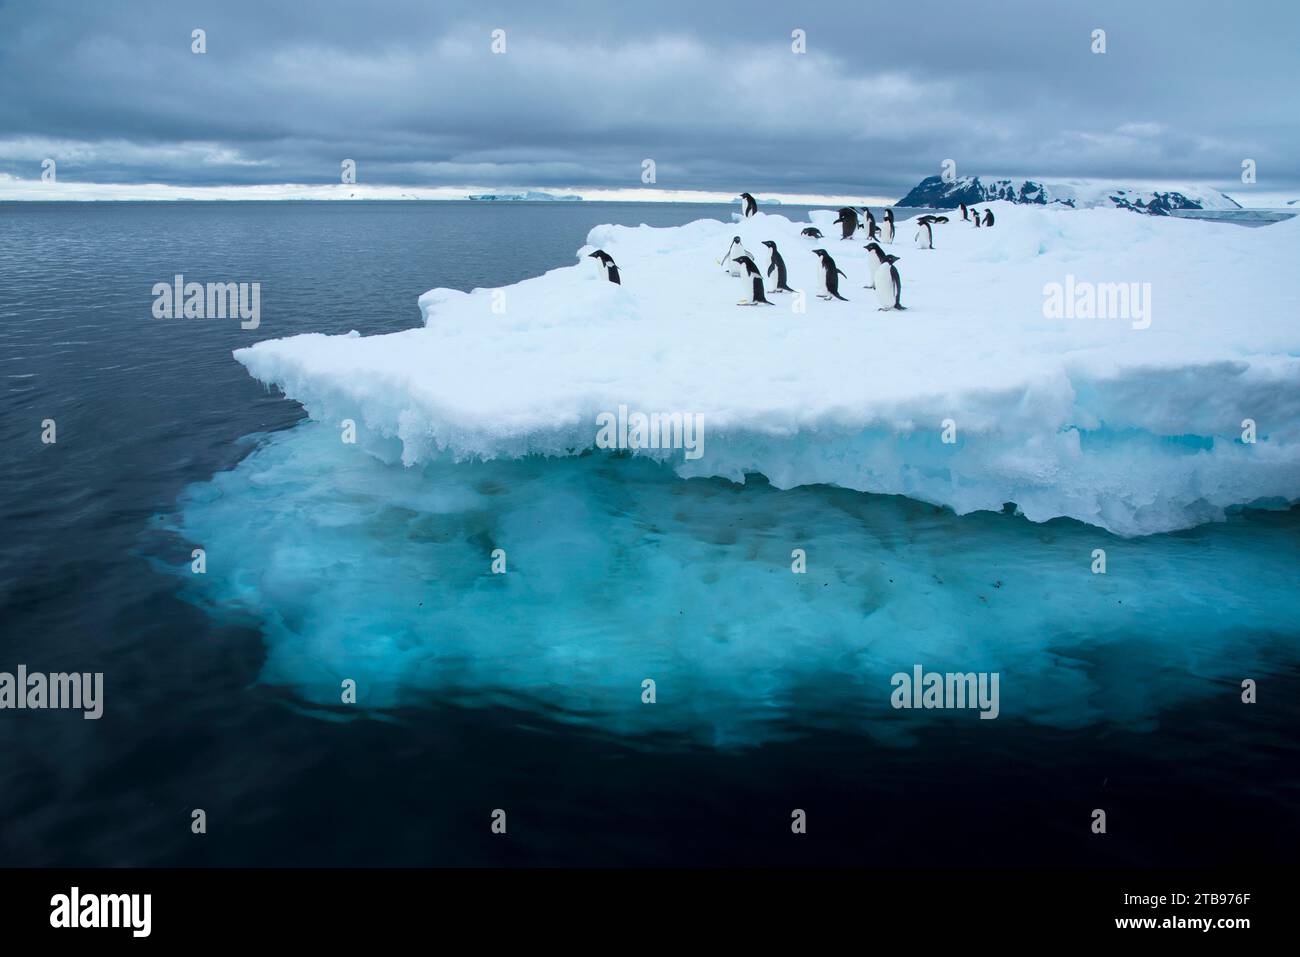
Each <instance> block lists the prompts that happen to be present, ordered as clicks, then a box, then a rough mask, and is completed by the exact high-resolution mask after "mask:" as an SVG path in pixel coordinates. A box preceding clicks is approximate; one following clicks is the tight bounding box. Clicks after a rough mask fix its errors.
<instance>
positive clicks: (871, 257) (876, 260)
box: [862, 243, 885, 289]
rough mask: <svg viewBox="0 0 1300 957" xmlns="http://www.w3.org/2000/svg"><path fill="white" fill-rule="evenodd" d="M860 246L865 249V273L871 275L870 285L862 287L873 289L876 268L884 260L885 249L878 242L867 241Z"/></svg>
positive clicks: (874, 286)
mask: <svg viewBox="0 0 1300 957" xmlns="http://www.w3.org/2000/svg"><path fill="white" fill-rule="evenodd" d="M862 248H863V249H865V250H866V251H867V275H868V276H870V277H871V285H868V286H863V287H862V288H863V289H875V288H876V285H875V277H876V270H877V269H879V268H880V264H881V263H883V262H884V261H885V251H884V250H883V249H881V248H880V243H867V244H866V245H865V246H863V247H862Z"/></svg>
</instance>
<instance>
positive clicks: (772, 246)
mask: <svg viewBox="0 0 1300 957" xmlns="http://www.w3.org/2000/svg"><path fill="white" fill-rule="evenodd" d="M740 209H741V215H742V216H743V217H744V218H746V219H748V218H749V217H750V216H753V215H754V214H755V213H757V212H758V202H757V201H756V200H755V199H754V197H753V196H751V195H750V194H749V193H741V194H740ZM882 218H883V220H884V223H883V225H877V224H876V218H875V217H874V216H873V215H872V214H871V210H869V209H867V208H866V207H865V206H864V207H863V208H862V209H861V210H860V211H859V210H857V209H854V208H853V207H852V206H845V207H844V208H843V209H841V210H840V211H839V217H838V218H837V219H836V220H835V223H836V224H837V225H838V226H839V227H840V232H841V235H840V239H841V240H845V239H853V238H854V237H855V236H856V234H857V232H858V230H863V231H865V233H866V236H867V239H868V240H870V242H868V243H867V244H866V246H864V247H863V248H864V249H866V251H867V253H868V254H869V255H870V260H871V265H870V271H871V285H868V286H863V287H862V288H864V289H874V290H875V291H876V299H877V300H879V302H880V311H881V312H885V311H887V310H890V309H906V308H907V307H906V306H904V305H903V303H902V294H903V282H902V280H901V279H900V278H899V275H898V267H897V266H895V265H894V263H896V262H898V261H899V258H900V257H898V256H894V255H890V254H888V253H886V252H885V250H884V249H883V248H882V247H881V245H880V243H881V242H884V243H889V244H892V243H893V242H894V211H893V210H892V209H886V210H885V212H884V214H883V217H882ZM961 218H962V219H963V220H964V221H966V222H973V223H974V224H975V226H976V228H979V227H981V226H992V225H993V211H992V210H988V209H986V210H984V213H983V215H981V214H980V211H979V210H977V209H969V208H967V206H966V204H965V203H962V204H961ZM946 222H948V217H947V216H931V215H928V214H927V215H924V216H918V217H917V218H916V226H917V230H916V237H915V240H916V246H917V248H918V249H933V248H934V227H935V226H937V225H939V224H940V223H946ZM801 235H803V236H805V237H807V238H809V239H813V240H816V239H824V238H825V237H824V236H823V235H822V231H821V230H820V229H818V228H817V227H816V226H809V227H807V228H806V229H804V230H803V231H802V232H801ZM763 245H764V246H766V247H767V248H768V250H769V253H770V258H769V260H768V267H767V273H766V276H767V277H770V276H772V274H773V273H775V274H776V281H775V285H774V286H773V288H771V289H768V290H766V292H769V293H780V292H794V291H795V290H793V289H791V288H790V287H789V285H787V284H786V273H785V260H784V259H783V258H782V257H781V253H780V251H779V250H778V249H777V248H776V243H774V242H772V241H771V240H770V239H768V240H764V241H763ZM813 253H814V255H816V256H818V257H819V259H820V261H821V278H822V281H821V291H820V292H819V293H817V298H819V299H825V300H827V301H830V300H832V299H838V300H839V301H840V302H848V300H847V299H845V298H844V297H843V296H841V295H840V277H841V276H844V278H845V279H847V278H848V276H846V275H845V274H844V272H843V271H842V270H840V269H839V268H838V267H837V266H836V265H835V260H834V259H832V258H831V255H830V253H828V252H827V251H826V250H824V249H814V250H813ZM589 255H590V258H591V259H596V260H598V261H599V263H600V267H601V269H602V270H604V272H605V277H606V278H607V279H608V280H609V281H610V282H612V283H615V284H616V285H621V284H622V280H621V279H620V277H619V272H618V266H616V265H615V264H614V258H613V257H612V256H610V254H609V253H607V252H605V251H604V250H603V249H597V250H596V251H595V252H594V253H590V254H589ZM718 263H719V264H720V265H722V266H723V268H725V269H726V270H727V271H728V273H730V274H731V275H732V276H734V277H736V278H739V279H744V280H745V282H746V283H747V285H748V287H749V290H750V294H749V298H748V299H742V300H741V301H740V302H739V303H737V305H741V306H757V305H768V306H770V305H773V303H772V301H771V300H769V299H768V298H767V296H766V295H765V294H764V289H763V285H764V278H765V276H764V273H763V272H762V271H761V270H760V269H759V268H758V264H757V263H755V262H754V257H753V256H752V255H751V254H750V252H749V250H747V249H746V248H745V246H744V244H743V243H742V242H741V241H740V237H739V236H736V237H735V238H734V239H732V241H731V245H730V246H729V247H728V249H727V252H726V255H724V256H723V257H722V258H721V259H719V260H718Z"/></svg>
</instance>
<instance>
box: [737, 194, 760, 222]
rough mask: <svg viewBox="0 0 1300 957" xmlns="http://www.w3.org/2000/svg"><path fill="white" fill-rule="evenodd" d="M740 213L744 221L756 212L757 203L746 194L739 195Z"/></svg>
mask: <svg viewBox="0 0 1300 957" xmlns="http://www.w3.org/2000/svg"><path fill="white" fill-rule="evenodd" d="M740 211H741V213H743V214H744V217H745V218H746V219H749V217H750V216H753V215H754V214H755V213H756V212H758V202H757V201H756V200H755V199H754V197H753V196H750V195H749V194H748V193H741V194H740Z"/></svg>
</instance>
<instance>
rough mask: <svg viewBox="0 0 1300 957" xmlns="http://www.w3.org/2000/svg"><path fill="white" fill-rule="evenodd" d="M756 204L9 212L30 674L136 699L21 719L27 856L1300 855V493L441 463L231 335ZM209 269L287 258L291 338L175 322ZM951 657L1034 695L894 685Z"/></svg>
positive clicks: (7, 537) (389, 314)
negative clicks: (1028, 506) (1087, 499)
mask: <svg viewBox="0 0 1300 957" xmlns="http://www.w3.org/2000/svg"><path fill="white" fill-rule="evenodd" d="M791 211H792V212H803V210H798V209H795V208H791ZM730 212H731V208H730V207H701V206H642V205H620V204H567V203H566V204H472V205H471V204H447V203H388V204H385V203H285V204H221V203H213V204H206V203H195V204H156V205H155V204H3V205H0V376H2V377H3V382H4V393H3V399H2V400H0V440H3V445H2V446H0V447H2V448H3V449H4V459H3V467H0V527H3V536H2V538H0V616H2V617H0V671H6V670H7V671H12V670H13V669H14V668H15V667H16V666H17V665H18V664H25V665H27V666H28V668H29V669H31V670H41V671H67V670H76V671H102V672H104V675H105V687H106V691H105V714H104V717H103V718H102V719H101V720H99V721H84V720H82V719H81V717H80V715H79V714H77V713H60V712H14V711H0V861H3V862H5V863H6V864H10V865H36V864H64V865H72V864H90V865H101V864H102V865H117V864H218V865H238V864H400V865H409V864H452V865H491V864H590V863H599V864H647V863H648V864H728V863H734V864H817V863H823V864H824V863H830V864H867V865H890V866H893V865H897V866H909V865H910V866H920V865H934V864H954V865H979V864H1059V865H1066V866H1073V865H1098V864H1125V865H1128V864H1134V865H1153V866H1154V865H1176V864H1214V863H1260V862H1282V861H1289V860H1291V859H1293V858H1294V855H1295V853H1296V851H1297V850H1298V849H1300V826H1298V825H1297V821H1298V820H1300V817H1298V816H1297V811H1298V810H1300V775H1298V774H1297V768H1298V767H1300V761H1298V760H1297V758H1298V757H1300V754H1298V753H1297V745H1296V734H1295V732H1296V729H1297V727H1298V726H1300V721H1298V719H1300V671H1298V669H1297V662H1298V660H1300V651H1298V650H1297V637H1298V634H1300V625H1297V622H1298V621H1300V616H1298V615H1297V612H1298V611H1300V597H1298V594H1300V593H1298V592H1297V584H1298V583H1300V510H1292V511H1289V512H1256V511H1250V510H1244V511H1241V512H1238V513H1235V514H1233V515H1231V516H1230V519H1229V521H1227V522H1225V523H1221V524H1214V525H1206V526H1202V527H1200V528H1197V529H1193V530H1190V531H1186V532H1181V533H1178V534H1174V535H1162V536H1153V537H1149V538H1142V539H1118V538H1115V537H1113V536H1109V535H1106V534H1105V533H1102V532H1100V531H1099V530H1097V529H1094V528H1090V527H1088V526H1085V525H1081V524H1079V523H1076V522H1068V521H1055V522H1051V523H1047V524H1043V525H1035V524H1032V523H1029V522H1027V521H1026V520H1024V519H1023V518H1021V517H1019V516H1017V515H1015V514H1014V512H1013V511H1012V510H1008V511H1007V512H1006V513H1004V514H991V513H983V514H975V515H970V516H965V517H960V518H959V517H957V516H955V515H953V514H952V513H951V512H949V511H946V510H943V509H937V508H934V507H932V506H928V505H923V504H920V503H917V502H913V501H909V500H906V499H902V498H898V497H888V496H871V495H862V494H859V493H854V492H847V491H844V490H839V489H834V488H828V487H812V488H800V489H794V490H790V491H778V490H775V489H773V488H772V487H771V486H770V485H768V484H767V483H766V482H765V481H764V480H763V478H762V476H757V475H755V476H751V477H750V479H749V481H747V482H746V483H745V484H744V485H736V484H732V483H728V482H724V481H720V480H702V479H692V480H682V479H679V478H677V477H676V476H674V475H673V474H672V473H671V472H670V471H668V470H667V469H665V468H663V467H661V466H657V465H654V464H652V463H648V462H645V461H642V460H639V459H636V458H631V457H627V456H620V455H612V454H607V453H599V454H589V455H585V456H582V457H577V458H571V459H564V460H542V459H527V460H521V461H513V462H490V463H462V464H459V465H451V464H446V463H440V464H435V465H430V466H428V467H424V468H420V469H403V468H401V467H400V466H392V465H386V464H383V463H381V462H379V461H378V460H376V459H373V458H371V457H369V456H368V455H366V454H365V453H364V452H361V451H359V450H358V449H357V448H356V447H349V446H344V445H343V444H342V443H340V442H339V441H338V433H337V430H335V429H334V428H333V427H332V426H327V425H322V424H318V423H312V422H309V421H306V420H304V419H303V416H302V413H301V410H300V409H299V408H298V407H297V406H296V405H295V404H294V403H291V402H288V401H286V400H284V399H283V398H281V397H278V396H277V395H275V394H271V393H268V392H267V391H266V390H265V389H263V388H262V387H261V386H260V385H259V384H257V383H255V382H254V381H253V380H252V379H250V378H249V377H248V376H247V374H246V373H245V372H244V370H243V368H242V367H241V366H239V365H238V364H237V363H235V362H234V360H233V359H232V358H231V356H230V352H231V350H232V349H234V348H237V347H240V346H243V345H248V344H250V343H251V342H254V341H257V340H258V339H262V338H269V337H275V336H281V335H290V334H295V333H299V332H327V333H341V332H347V331H349V330H351V329H356V330H358V331H360V332H361V333H363V334H374V333H381V332H391V331H395V330H398V329H403V328H408V327H410V326H412V325H415V324H417V323H418V322H419V313H418V310H417V308H416V304H415V303H416V298H417V297H418V295H419V294H420V293H421V292H424V291H425V290H427V289H429V288H432V287H434V286H451V287H455V288H461V289H469V288H473V287H476V286H498V285H503V284H506V283H510V282H514V281H517V280H519V279H522V278H524V277H526V276H530V275H534V274H537V273H540V272H542V271H544V270H546V269H550V268H554V267H556V266H561V265H565V264H568V263H571V262H572V261H573V253H574V251H575V250H576V249H577V247H578V246H579V245H581V244H582V242H583V240H584V238H585V236H586V232H587V230H588V229H589V228H590V227H591V226H593V225H596V224H599V223H603V222H620V223H629V224H635V223H639V222H649V223H652V224H656V225H670V224H677V223H682V222H687V221H690V220H691V219H695V218H700V217H702V216H714V217H722V218H725V217H727V216H729V214H730ZM1206 228H1211V229H1213V228H1223V227H1222V226H1219V225H1217V224H1206ZM177 273H181V274H184V275H185V276H186V278H187V279H192V280H197V281H226V280H233V281H257V282H260V283H261V284H262V323H261V327H260V328H258V329H256V330H243V329H241V328H240V327H239V324H238V323H237V322H235V321H233V320H210V321H190V322H184V321H176V322H160V321H156V320H154V319H152V317H151V314H150V307H151V304H152V296H151V288H152V286H153V284H154V283H156V282H168V281H170V280H171V279H172V277H173V276H174V275H175V274H177ZM46 419H54V420H55V422H56V423H57V430H58V431H57V437H58V440H57V442H56V443H54V444H52V445H46V444H42V443H41V441H40V434H41V430H42V422H43V421H44V420H46ZM197 546H201V547H203V548H204V549H205V551H206V560H207V571H206V574H204V575H202V576H198V575H193V574H191V573H190V571H189V561H190V554H191V549H192V548H194V547H197ZM497 547H501V548H504V549H505V551H506V561H507V566H508V568H507V573H506V574H505V575H494V574H492V571H491V563H492V559H491V553H492V551H493V549H494V548H497ZM1096 548H1104V549H1105V550H1106V552H1107V564H1108V569H1107V574H1106V575H1094V574H1092V573H1091V568H1090V566H1091V562H1092V557H1091V556H1092V552H1093V550H1094V549H1096ZM795 549H801V550H802V553H803V554H804V556H805V558H806V562H807V572H806V573H805V574H794V573H793V572H792V571H791V563H792V560H793V557H792V552H793V551H794V550H795ZM918 664H919V665H921V666H923V668H924V669H926V670H935V671H953V670H955V671H963V672H965V671H977V672H979V671H983V672H996V673H998V675H999V678H1000V684H999V689H1000V691H999V714H998V717H997V718H996V719H995V720H981V719H980V718H979V717H978V712H977V711H975V710H937V711H924V710H920V711H916V710H899V709H894V708H893V707H891V704H890V695H891V692H892V690H893V689H892V685H891V676H892V675H893V674H894V673H896V672H910V671H911V670H912V668H913V666H915V665H918ZM1243 678H1252V679H1254V680H1256V681H1257V682H1258V686H1259V703H1258V704H1255V705H1245V704H1242V703H1241V701H1240V682H1241V680H1242V679H1243ZM344 679H351V680H353V681H355V682H356V686H357V694H358V703H357V704H356V705H344V704H342V703H341V701H340V694H339V689H340V683H341V682H342V681H343V680H344ZM645 679H652V680H653V681H654V682H655V691H656V701H655V703H653V704H646V703H643V701H642V682H643V681H644V680H645ZM195 808H203V809H204V810H205V811H206V812H207V815H208V820H209V833H208V834H207V835H204V836H197V835H193V834H191V832H190V826H189V825H190V814H191V811H192V810H193V809H195ZM496 808H502V809H504V810H506V812H507V814H508V819H509V829H508V835H506V836H504V837H503V836H494V835H492V834H491V832H490V830H489V824H490V814H491V812H492V810H493V809H496ZM795 808H799V809H803V810H805V811H806V812H807V815H808V821H809V825H808V833H807V834H805V835H800V836H795V835H792V834H791V832H790V819H791V818H790V815H791V811H792V810H793V809H795ZM1094 808H1103V809H1105V810H1106V811H1107V815H1108V825H1109V827H1108V833H1107V834H1106V835H1104V836H1102V835H1094V834H1092V833H1090V830H1089V825H1090V823H1091V812H1092V810H1093V809H1094Z"/></svg>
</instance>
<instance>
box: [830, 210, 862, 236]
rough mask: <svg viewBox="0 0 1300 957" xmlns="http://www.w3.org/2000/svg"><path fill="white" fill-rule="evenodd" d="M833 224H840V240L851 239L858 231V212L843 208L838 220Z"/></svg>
mask: <svg viewBox="0 0 1300 957" xmlns="http://www.w3.org/2000/svg"><path fill="white" fill-rule="evenodd" d="M835 222H837V223H839V224H840V239H842V240H843V239H852V238H853V234H854V233H856V232H857V231H858V211H857V210H856V209H853V208H852V207H850V206H845V207H844V208H843V209H841V210H840V215H839V218H838V219H836V220H835Z"/></svg>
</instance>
